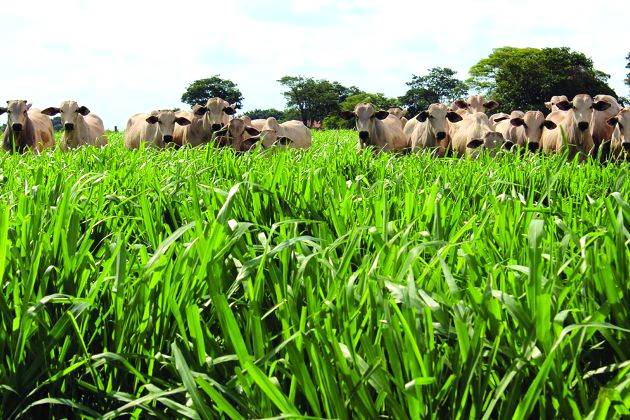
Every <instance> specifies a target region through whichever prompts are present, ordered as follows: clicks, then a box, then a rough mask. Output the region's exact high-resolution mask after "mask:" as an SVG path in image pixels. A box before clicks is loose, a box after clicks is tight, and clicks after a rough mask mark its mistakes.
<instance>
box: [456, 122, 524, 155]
mask: <svg viewBox="0 0 630 420" xmlns="http://www.w3.org/2000/svg"><path fill="white" fill-rule="evenodd" d="M451 128H452V129H453V131H454V132H453V133H451V137H452V145H453V150H454V151H455V152H456V153H457V154H459V155H460V156H462V155H476V154H478V153H479V151H480V150H482V149H487V150H490V151H491V153H492V154H494V153H496V151H497V150H499V149H507V150H510V149H511V148H512V147H513V146H514V143H512V142H509V141H506V140H505V139H504V138H503V136H502V135H501V134H500V133H498V132H496V131H494V130H492V126H491V125H490V119H489V118H488V116H487V115H486V114H485V113H483V112H475V113H474V114H470V115H468V116H467V117H466V118H464V119H463V120H462V121H461V122H458V123H457V124H453V125H452V126H451Z"/></svg>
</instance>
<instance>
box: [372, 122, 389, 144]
mask: <svg viewBox="0 0 630 420" xmlns="http://www.w3.org/2000/svg"><path fill="white" fill-rule="evenodd" d="M371 131H372V132H370V140H369V141H370V145H372V146H375V147H377V148H378V149H384V148H386V147H388V146H389V145H388V144H387V140H385V123H384V122H383V121H381V120H379V119H378V118H377V119H376V121H374V128H372V130H371Z"/></svg>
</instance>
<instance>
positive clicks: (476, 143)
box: [466, 139, 483, 149]
mask: <svg viewBox="0 0 630 420" xmlns="http://www.w3.org/2000/svg"><path fill="white" fill-rule="evenodd" d="M482 145H483V140H481V139H473V140H471V141H469V142H468V144H467V145H466V147H467V148H469V149H477V148H479V147H481V146H482Z"/></svg>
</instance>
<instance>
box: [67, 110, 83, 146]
mask: <svg viewBox="0 0 630 420" xmlns="http://www.w3.org/2000/svg"><path fill="white" fill-rule="evenodd" d="M86 138H87V124H86V123H85V117H84V116H83V115H81V114H79V115H78V118H77V124H76V127H74V130H72V131H67V130H64V132H63V143H64V146H65V147H78V146H79V145H80V144H81V140H84V139H86Z"/></svg>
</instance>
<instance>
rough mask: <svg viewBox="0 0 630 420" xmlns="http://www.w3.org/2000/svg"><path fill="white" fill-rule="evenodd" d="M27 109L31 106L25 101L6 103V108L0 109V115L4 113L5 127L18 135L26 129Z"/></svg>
mask: <svg viewBox="0 0 630 420" xmlns="http://www.w3.org/2000/svg"><path fill="white" fill-rule="evenodd" d="M29 109H31V104H29V103H27V102H26V101H22V100H20V101H7V107H6V108H0V115H1V114H4V113H5V112H6V113H7V127H10V128H11V129H12V130H13V131H14V132H16V133H19V132H21V131H22V130H24V129H25V127H26V120H27V118H28V110H29Z"/></svg>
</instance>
